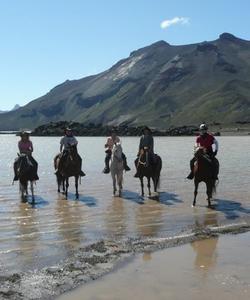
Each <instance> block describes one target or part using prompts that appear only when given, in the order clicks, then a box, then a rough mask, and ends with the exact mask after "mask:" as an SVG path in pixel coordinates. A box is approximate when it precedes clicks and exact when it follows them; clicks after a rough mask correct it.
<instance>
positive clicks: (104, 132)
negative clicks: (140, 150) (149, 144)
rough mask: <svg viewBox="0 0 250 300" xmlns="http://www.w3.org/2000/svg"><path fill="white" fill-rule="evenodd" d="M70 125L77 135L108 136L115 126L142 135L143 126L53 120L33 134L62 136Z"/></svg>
mask: <svg viewBox="0 0 250 300" xmlns="http://www.w3.org/2000/svg"><path fill="white" fill-rule="evenodd" d="M67 127H70V128H71V129H72V130H73V131H74V134H75V135H77V136H108V135H110V130H111V129H112V128H115V129H116V131H117V133H118V135H120V136H140V135H141V134H142V130H143V126H139V127H131V126H127V125H119V126H103V125H101V124H99V125H98V124H97V125H96V124H92V123H90V124H87V125H86V124H82V123H78V122H67V121H60V122H51V123H49V124H45V125H41V126H39V127H37V128H35V129H34V131H33V132H32V135H33V136H61V135H63V130H64V128H67ZM198 131H199V128H198V127H196V126H180V127H173V128H169V129H166V130H159V129H154V128H152V132H153V135H154V136H182V135H186V136H193V135H196V134H197V132H198Z"/></svg>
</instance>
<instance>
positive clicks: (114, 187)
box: [112, 173, 117, 196]
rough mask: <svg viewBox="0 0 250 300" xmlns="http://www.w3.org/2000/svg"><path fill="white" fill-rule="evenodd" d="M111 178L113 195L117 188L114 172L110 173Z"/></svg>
mask: <svg viewBox="0 0 250 300" xmlns="http://www.w3.org/2000/svg"><path fill="white" fill-rule="evenodd" d="M112 180H113V195H114V196H115V193H116V191H117V188H116V174H114V173H112Z"/></svg>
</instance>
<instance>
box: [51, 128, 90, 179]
mask: <svg viewBox="0 0 250 300" xmlns="http://www.w3.org/2000/svg"><path fill="white" fill-rule="evenodd" d="M77 144H78V141H77V139H76V138H75V136H74V134H73V131H72V129H71V128H66V129H65V130H64V136H63V137H62V138H61V140H60V153H61V154H60V156H61V157H60V160H59V163H58V168H57V170H56V172H55V173H56V174H57V172H60V171H61V168H62V165H63V163H64V162H65V161H66V159H67V156H68V154H69V149H70V147H72V146H77ZM77 159H78V160H79V162H80V170H79V175H80V176H85V175H86V174H85V173H84V172H83V171H82V158H81V156H80V155H79V154H78V153H77Z"/></svg>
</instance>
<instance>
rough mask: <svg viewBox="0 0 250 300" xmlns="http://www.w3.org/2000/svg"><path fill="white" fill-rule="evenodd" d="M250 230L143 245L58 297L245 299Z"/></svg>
mask: <svg viewBox="0 0 250 300" xmlns="http://www.w3.org/2000/svg"><path fill="white" fill-rule="evenodd" d="M249 246H250V233H249V232H248V233H242V234H238V235H232V234H227V235H220V236H215V237H211V238H208V239H203V240H199V241H194V242H191V243H188V244H185V245H181V246H179V247H176V248H168V249H162V250H158V251H155V252H150V251H145V252H143V253H140V254H136V255H135V256H134V257H133V259H131V260H130V261H129V262H127V263H126V264H125V265H120V266H119V269H117V270H116V269H114V270H113V271H112V272H111V273H110V274H107V275H106V276H104V277H102V278H100V279H98V280H97V281H95V282H90V283H88V284H86V285H83V286H80V287H79V288H77V289H74V290H73V291H71V292H68V293H65V294H64V295H62V296H59V297H58V298H56V299H57V300H82V299H85V300H93V299H95V300H127V299H134V298H139V299H145V300H152V299H155V300H165V299H171V300H179V299H186V300H200V299H201V295H202V299H203V300H211V299H220V300H235V299H241V300H248V299H249V298H250V280H249V272H248V270H249V267H250V263H249V259H248V258H249V254H248V248H249Z"/></svg>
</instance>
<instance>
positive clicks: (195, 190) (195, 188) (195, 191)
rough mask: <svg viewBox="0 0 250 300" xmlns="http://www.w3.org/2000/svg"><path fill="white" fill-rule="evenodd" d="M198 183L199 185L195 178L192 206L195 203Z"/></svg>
mask: <svg viewBox="0 0 250 300" xmlns="http://www.w3.org/2000/svg"><path fill="white" fill-rule="evenodd" d="M198 185H199V182H198V181H197V180H195V181H194V201H193V206H195V205H196V197H197V194H198Z"/></svg>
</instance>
